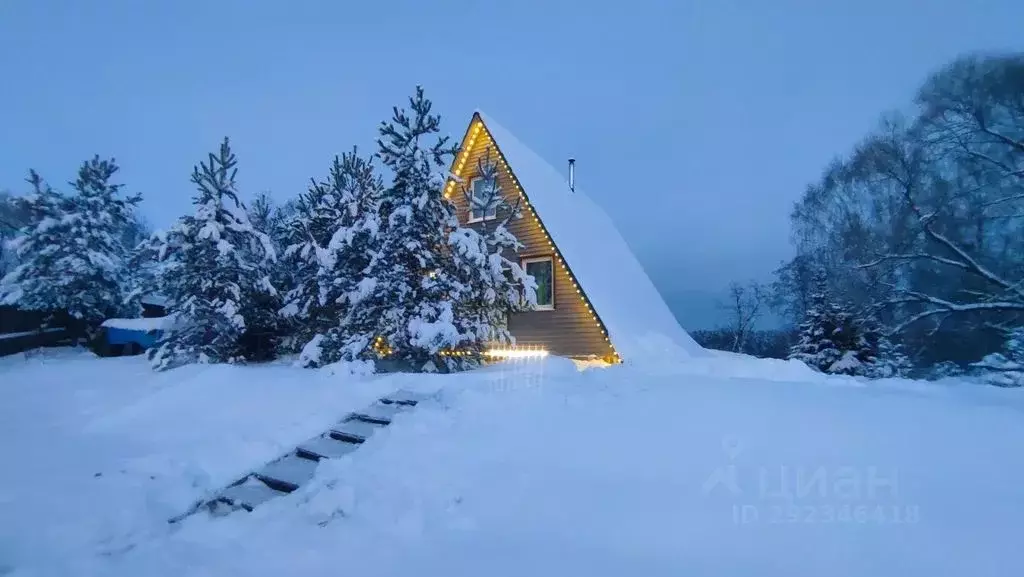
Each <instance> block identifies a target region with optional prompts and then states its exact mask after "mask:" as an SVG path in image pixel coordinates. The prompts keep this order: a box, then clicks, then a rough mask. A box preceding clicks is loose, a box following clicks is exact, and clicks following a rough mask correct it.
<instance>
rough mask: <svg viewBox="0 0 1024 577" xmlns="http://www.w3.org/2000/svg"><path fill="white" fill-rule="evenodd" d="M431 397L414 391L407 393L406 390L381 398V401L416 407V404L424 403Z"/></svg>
mask: <svg viewBox="0 0 1024 577" xmlns="http://www.w3.org/2000/svg"><path fill="white" fill-rule="evenodd" d="M429 397H430V395H425V394H423V393H416V392H413V391H407V390H405V389H399V390H397V391H395V392H393V393H391V394H389V395H386V396H384V397H381V399H380V401H381V402H382V403H397V404H399V405H409V406H415V405H416V403H419V402H420V401H424V400H426V399H427V398H429Z"/></svg>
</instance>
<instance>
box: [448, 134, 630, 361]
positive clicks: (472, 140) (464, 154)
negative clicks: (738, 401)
mask: <svg viewBox="0 0 1024 577" xmlns="http://www.w3.org/2000/svg"><path fill="white" fill-rule="evenodd" d="M481 132H483V133H484V134H485V135H486V138H487V140H488V141H489V143H490V144H491V145H494V149H495V150H496V151H497V153H498V162H499V163H500V164H501V167H502V168H503V169H505V171H506V174H507V176H508V178H509V180H511V182H512V185H513V186H514V187H515V189H516V191H517V192H518V193H519V197H520V198H521V199H522V200H523V204H524V205H525V206H526V207H527V208H528V209H529V210H530V215H531V216H532V217H533V220H534V222H535V223H537V226H538V228H539V229H540V231H541V233H542V234H543V235H544V239H545V240H546V241H547V243H548V247H550V248H551V251H552V254H553V255H554V256H555V258H556V260H557V261H558V264H559V265H560V266H561V268H562V270H563V271H564V272H565V274H566V276H568V277H569V280H570V282H571V283H572V286H573V288H574V289H575V290H576V294H577V295H579V298H580V302H581V303H582V304H583V306H584V307H586V309H587V311H588V312H589V313H590V317H591V319H593V320H594V322H595V324H596V325H597V328H598V330H599V331H600V332H601V335H602V336H603V337H604V340H605V342H606V343H608V348H609V349H611V353H610V354H608V355H606V356H605V357H602V360H604V361H605V362H608V363H610V364H618V363H621V362H622V357H621V356H620V355H619V353H618V351H616V350H615V347H614V346H613V345H612V344H611V339H610V338H609V336H608V331H607V328H606V327H605V326H604V323H603V322H602V321H601V319H599V318H598V317H597V313H596V312H594V309H593V307H592V306H591V304H590V301H589V300H588V299H587V297H586V295H585V294H584V293H583V291H582V289H581V288H580V286H579V284H578V283H577V281H576V276H575V275H574V274H573V273H572V271H571V270H569V266H568V265H567V264H566V263H565V259H564V258H563V257H562V254H561V252H559V250H558V248H557V247H556V246H555V243H554V240H553V239H552V238H551V235H550V234H549V233H548V231H547V228H546V227H545V226H544V223H543V222H541V220H540V217H539V216H538V215H537V211H536V210H534V207H533V205H532V204H531V203H530V201H529V199H528V198H527V197H526V193H525V191H524V190H523V187H522V185H521V184H520V182H519V179H518V178H516V176H515V174H514V173H513V172H512V170H511V169H509V165H508V162H507V161H506V160H505V155H504V154H503V153H502V152H501V149H500V148H498V146H497V144H496V143H495V142H494V137H493V136H491V134H490V132H489V131H488V130H487V129H486V127H485V126H484V124H483V121H482V120H479V119H478V118H474V121H473V125H472V128H471V129H470V133H469V140H468V144H467V146H465V147H464V148H463V149H462V151H461V154H460V158H459V160H458V163H457V164H456V169H455V178H456V179H458V178H459V177H460V176H461V174H462V169H463V168H464V167H465V165H466V162H467V161H468V159H469V155H470V152H471V151H472V149H473V146H474V145H475V144H476V139H477V136H479V134H480V133H481ZM454 189H455V180H451V181H450V182H449V183H448V187H447V189H446V190H445V193H444V197H445V198H450V196H451V193H452V192H453V191H454ZM510 350H516V351H522V350H523V349H491V350H490V351H487V352H485V353H484V354H485V355H488V356H491V355H490V354H489V353H491V352H495V353H498V352H501V351H510ZM527 350H529V349H527ZM534 352H537V351H534ZM459 353H460V352H459V351H442V353H441V354H442V355H443V356H459ZM543 355H547V351H546V350H544V351H543ZM543 355H538V356H543Z"/></svg>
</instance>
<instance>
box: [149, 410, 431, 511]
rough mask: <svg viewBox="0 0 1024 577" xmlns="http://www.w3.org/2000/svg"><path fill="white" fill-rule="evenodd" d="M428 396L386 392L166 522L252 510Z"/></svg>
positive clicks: (291, 488)
mask: <svg viewBox="0 0 1024 577" xmlns="http://www.w3.org/2000/svg"><path fill="white" fill-rule="evenodd" d="M430 396H431V395H426V394H422V393H416V392H413V391H407V390H399V391H395V392H393V393H391V394H389V395H386V396H384V397H382V398H381V399H379V400H378V402H376V403H374V404H372V405H370V406H369V407H366V408H365V409H362V410H359V411H355V412H353V413H352V414H350V415H349V416H348V417H346V418H345V419H344V420H343V421H342V422H340V423H338V424H337V425H335V426H334V427H331V429H330V430H329V431H328V432H327V433H325V434H323V435H320V436H318V437H314V438H312V439H310V440H308V441H306V442H304V443H302V444H300V445H299V446H298V447H296V449H295V450H294V451H293V452H292V453H290V454H288V455H286V456H284V457H281V458H280V459H278V460H276V461H273V462H271V463H268V464H267V465H265V466H264V467H263V468H262V469H260V470H258V471H256V472H254V473H250V474H248V475H246V476H245V477H243V478H242V479H241V480H239V481H237V482H235V483H233V484H232V485H230V486H228V487H227V488H225V489H224V490H223V491H221V492H220V493H219V494H217V495H216V496H215V497H214V498H212V499H209V500H205V501H197V502H196V503H195V504H194V505H193V506H192V507H191V508H190V509H189V511H187V512H185V513H184V514H182V515H179V516H177V517H174V518H172V519H170V520H169V522H170V523H177V522H178V521H181V520H182V519H185V518H186V517H188V516H190V515H193V514H195V513H196V512H197V511H199V510H202V509H206V510H207V511H208V512H210V513H211V514H213V515H215V516H220V515H228V514H231V513H232V512H234V511H238V510H245V511H252V510H253V508H254V507H256V506H258V505H260V504H262V503H265V502H266V501H269V500H270V499H273V498H274V497H279V496H281V495H287V494H288V493H291V492H293V491H295V490H296V489H297V488H299V487H300V486H301V485H304V484H305V483H306V482H307V481H309V480H310V479H312V478H313V475H314V474H315V471H316V467H317V464H318V462H319V461H320V460H321V459H336V458H339V457H344V456H345V455H348V454H349V453H351V452H353V451H355V450H356V449H358V448H359V445H360V444H362V443H363V442H364V441H366V439H368V438H370V437H371V436H372V435H373V434H374V433H375V432H376V431H377V430H378V429H380V428H382V427H386V426H387V425H389V424H390V423H391V421H392V419H394V417H395V415H398V414H399V413H402V412H404V411H407V410H409V409H411V408H412V407H414V406H415V405H417V404H418V403H420V402H421V401H423V400H426V399H428V398H429V397H430Z"/></svg>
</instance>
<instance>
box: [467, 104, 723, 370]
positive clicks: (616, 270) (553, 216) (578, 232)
mask: <svg viewBox="0 0 1024 577" xmlns="http://www.w3.org/2000/svg"><path fill="white" fill-rule="evenodd" d="M476 114H477V115H478V116H479V117H480V119H481V120H482V121H483V123H484V127H485V128H486V129H487V131H488V132H489V133H490V135H491V138H492V139H493V140H494V142H495V144H496V145H497V148H498V150H499V151H500V152H501V154H502V155H503V156H504V157H505V161H506V162H507V163H508V166H509V169H510V170H511V171H512V173H513V174H514V175H515V177H516V179H517V180H518V181H519V184H520V186H522V188H523V191H524V192H525V193H526V196H527V198H529V201H530V203H531V204H532V205H533V206H534V208H535V209H536V212H537V216H538V217H539V218H540V220H541V222H542V223H543V224H544V226H545V228H547V230H548V233H549V234H550V235H551V238H552V240H554V243H555V245H556V246H557V247H558V250H559V251H560V252H561V253H562V257H563V258H564V259H565V261H566V264H568V266H569V269H570V270H571V271H572V273H573V275H574V276H575V277H576V280H577V282H578V283H579V284H580V287H581V288H582V289H583V292H584V293H585V294H586V295H587V298H588V299H589V300H590V302H591V304H592V305H593V307H594V310H595V312H596V313H597V315H598V317H599V318H600V319H601V320H602V321H603V322H604V324H605V327H606V328H607V330H608V336H609V338H610V339H611V342H612V345H613V346H614V347H615V349H616V351H617V352H618V353H619V355H620V356H621V357H622V358H623V360H625V361H627V362H628V361H630V360H631V359H637V358H642V357H644V356H647V355H651V354H665V353H669V354H672V353H677V354H678V353H680V352H681V353H684V354H689V355H702V354H704V353H705V350H704V349H703V348H702V347H701V346H700V345H698V344H697V342H696V341H694V340H693V338H692V337H690V335H689V334H687V333H686V331H685V330H683V328H682V327H680V326H679V322H678V321H677V320H676V318H675V315H673V314H672V311H671V310H669V308H668V305H666V304H665V301H664V299H662V297H661V293H659V292H658V289H657V288H656V287H655V286H654V283H652V282H651V279H650V277H648V276H647V273H646V272H645V271H644V269H643V267H642V266H641V265H640V263H639V262H638V261H637V259H636V256H634V254H633V251H632V250H631V249H630V248H629V245H628V244H627V243H626V241H625V239H623V238H622V235H621V234H619V231H618V229H616V227H615V224H614V223H613V222H612V220H611V218H609V217H608V215H607V214H606V213H605V212H604V211H603V210H602V209H601V208H600V207H599V206H598V205H597V204H595V203H594V201H592V200H591V199H590V198H589V197H588V196H587V195H586V194H584V193H583V192H582V191H581V190H580V189H579V187H576V188H575V191H570V190H569V183H568V180H567V179H566V178H564V177H563V176H562V175H561V174H560V173H559V172H558V171H557V170H555V169H554V168H553V167H552V166H551V165H550V164H548V163H547V162H545V161H544V159H542V158H541V157H540V156H538V155H537V154H536V153H535V152H533V151H532V150H530V148H529V147H527V146H526V145H524V144H523V143H521V142H520V141H519V140H518V139H516V137H515V136H513V135H512V134H511V133H510V132H509V131H507V130H505V128H503V127H502V126H501V125H500V124H499V123H497V122H495V121H494V119H493V118H491V117H489V116H487V115H486V114H484V113H483V112H482V111H479V110H478V111H477V113H476ZM673 345H674V346H673Z"/></svg>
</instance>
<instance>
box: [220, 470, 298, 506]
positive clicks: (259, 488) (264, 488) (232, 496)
mask: <svg viewBox="0 0 1024 577" xmlns="http://www.w3.org/2000/svg"><path fill="white" fill-rule="evenodd" d="M285 494H287V493H286V492H285V491H278V490H276V489H273V488H271V487H269V486H268V485H267V484H266V483H264V482H263V481H261V480H259V479H257V478H256V477H255V476H253V475H249V476H248V477H246V478H245V479H244V480H243V481H242V482H241V483H238V484H236V485H232V486H230V487H228V488H227V489H224V490H223V491H222V492H221V494H220V495H218V496H217V500H220V501H224V502H226V503H228V504H231V505H237V506H239V507H242V508H244V509H245V510H246V511H252V510H253V507H256V506H257V505H259V504H261V503H265V502H267V501H269V500H271V499H273V498H274V497H279V496H281V495H285Z"/></svg>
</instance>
